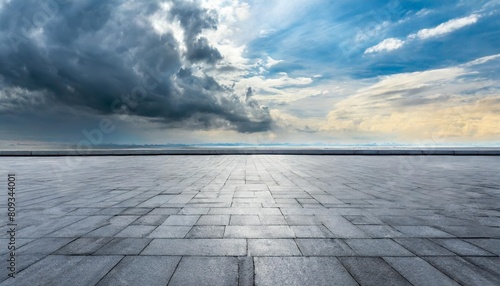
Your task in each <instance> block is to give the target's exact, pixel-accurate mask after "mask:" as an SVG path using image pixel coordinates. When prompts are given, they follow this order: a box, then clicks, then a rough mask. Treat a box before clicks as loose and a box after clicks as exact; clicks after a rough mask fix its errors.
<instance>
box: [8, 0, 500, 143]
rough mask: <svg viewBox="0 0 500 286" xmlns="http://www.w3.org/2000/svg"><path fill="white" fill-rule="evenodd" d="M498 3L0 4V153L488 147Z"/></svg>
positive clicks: (94, 0)
mask: <svg viewBox="0 0 500 286" xmlns="http://www.w3.org/2000/svg"><path fill="white" fill-rule="evenodd" d="M499 122H500V0H475V1H472V0H470V1H469V0H463V1H447V0H443V1H424V0H408V1H380V0H371V1H361V0H338V1H329V0H288V1H277V0H276V1H269V0H267V1H264V0H253V1H238V0H218V1H216V0H200V1H189V0H187V1H155V0H151V1H149V0H147V1H146V0H123V1H122V0H120V1H118V0H116V1H113V0H110V1H100V0H87V1H83V0H82V1H74V0H44V1H36V0H26V1H14V0H0V148H9V147H16V146H27V145H34V146H58V145H59V144H79V146H83V145H85V146H87V147H89V146H90V147H91V146H93V145H100V144H168V143H183V144H203V143H235V142H241V143H247V144H283V143H286V144H313V145H314V144H317V145H322V144H325V145H329V144H331V145H339V144H340V145H345V144H347V145H350V144H354V145H363V144H378V145H426V146H428V145H439V146H441V145H450V146H451V145H471V146H472V145H473V146H483V145H484V146H500V128H499V126H500V124H499Z"/></svg>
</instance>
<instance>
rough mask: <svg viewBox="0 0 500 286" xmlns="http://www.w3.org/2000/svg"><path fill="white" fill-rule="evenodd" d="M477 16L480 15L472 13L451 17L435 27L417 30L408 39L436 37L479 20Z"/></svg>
mask: <svg viewBox="0 0 500 286" xmlns="http://www.w3.org/2000/svg"><path fill="white" fill-rule="evenodd" d="M479 17H480V16H479V15H477V14H472V15H470V16H467V17H463V18H458V19H452V20H449V21H448V22H445V23H442V24H440V25H439V26H437V27H434V28H431V29H422V30H420V31H418V32H417V33H416V34H412V35H410V36H408V37H409V38H410V39H412V38H419V39H422V40H425V39H429V38H434V37H438V36H441V35H444V34H448V33H451V32H454V31H456V30H458V29H461V28H463V27H466V26H469V25H472V24H475V23H476V22H477V21H478V20H479Z"/></svg>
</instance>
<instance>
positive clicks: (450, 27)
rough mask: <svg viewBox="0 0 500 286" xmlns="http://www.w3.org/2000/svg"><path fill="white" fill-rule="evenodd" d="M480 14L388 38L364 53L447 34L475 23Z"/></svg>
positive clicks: (397, 47) (387, 49)
mask: <svg viewBox="0 0 500 286" xmlns="http://www.w3.org/2000/svg"><path fill="white" fill-rule="evenodd" d="M480 17H481V16H480V15H478V14H472V15H470V16H467V17H463V18H456V19H451V20H449V21H447V22H444V23H442V24H440V25H438V26H436V27H434V28H430V29H422V30H420V31H418V32H417V33H414V34H410V35H408V37H407V38H406V40H400V39H397V38H388V39H385V40H383V41H382V42H380V43H378V44H377V45H375V46H373V47H370V48H368V49H366V50H365V54H371V53H380V52H388V51H393V50H397V49H399V48H401V47H402V46H404V45H405V44H406V43H408V42H410V41H413V40H417V39H418V40H427V39H430V38H435V37H439V36H442V35H445V34H449V33H451V32H454V31H456V30H459V29H461V28H464V27H467V26H470V25H472V24H475V23H477V21H478V20H479V18H480Z"/></svg>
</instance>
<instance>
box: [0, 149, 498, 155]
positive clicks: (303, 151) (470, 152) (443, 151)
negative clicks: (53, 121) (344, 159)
mask: <svg viewBox="0 0 500 286" xmlns="http://www.w3.org/2000/svg"><path fill="white" fill-rule="evenodd" d="M138 155H140V156H144V155H363V156H365V155H368V156H373V155H383V156H387V155H401V156H409V155H440V156H442V155H455V156H498V155H500V148H499V149H472V148H471V149H465V148H464V149H244V148H243V149H175V150H174V149H172V150H162V149H141V150H138V149H129V150H127V149H100V150H97V149H96V150H82V151H76V150H49V151H0V156H4V157H7V156H10V157H12V156H21V157H22V156H138Z"/></svg>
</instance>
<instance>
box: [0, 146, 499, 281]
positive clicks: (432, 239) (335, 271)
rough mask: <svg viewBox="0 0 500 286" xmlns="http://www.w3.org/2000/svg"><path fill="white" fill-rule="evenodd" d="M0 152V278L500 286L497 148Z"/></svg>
mask: <svg viewBox="0 0 500 286" xmlns="http://www.w3.org/2000/svg"><path fill="white" fill-rule="evenodd" d="M0 160H1V164H0V174H1V177H0V178H2V179H3V182H1V181H0V184H1V185H4V186H5V188H4V189H5V191H2V192H1V194H0V209H1V213H2V214H3V216H4V218H3V219H1V220H0V224H1V225H2V229H3V230H4V231H3V232H2V235H1V236H0V249H1V251H0V253H1V255H2V259H1V260H0V269H1V270H0V281H2V282H1V283H0V285H167V284H168V285H237V284H239V285H358V284H359V285H411V284H413V285H499V284H500V270H499V269H500V257H499V255H500V176H499V173H500V163H499V160H498V157H487V156H486V157H453V156H432V157H431V156H390V157H389V156H387V157H386V156H377V157H368V156H343V157H342V156H292V155H290V156H286V155H247V156H245V155H228V156H150V157H141V156H135V157H78V158H75V157H42V158H29V157H25V158H23V157H18V158H15V157H11V158H0ZM7 173H15V174H16V179H17V180H16V183H17V185H16V203H17V209H16V222H17V224H18V226H17V233H16V246H17V250H16V257H17V260H16V267H17V269H16V270H17V272H18V273H17V275H16V278H8V277H7V270H6V269H7V261H6V260H7V258H8V250H7V244H8V242H9V240H8V236H7V233H6V230H7V229H8V228H7V225H6V224H7V215H6V212H7V210H6V207H7V203H6V201H7V190H6V186H7V175H6V174H7Z"/></svg>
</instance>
